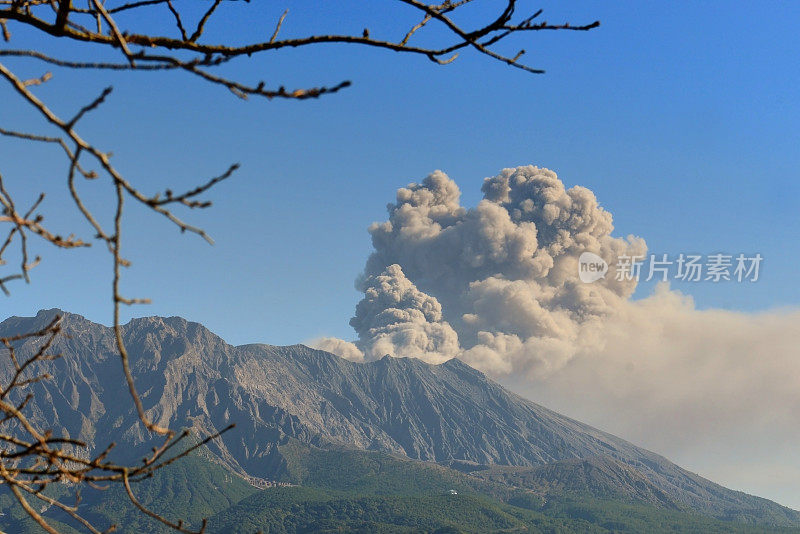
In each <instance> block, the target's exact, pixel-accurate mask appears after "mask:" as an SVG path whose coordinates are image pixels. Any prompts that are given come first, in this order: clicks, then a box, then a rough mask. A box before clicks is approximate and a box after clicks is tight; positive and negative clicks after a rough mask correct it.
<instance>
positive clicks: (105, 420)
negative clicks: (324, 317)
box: [0, 310, 800, 525]
mask: <svg viewBox="0 0 800 534" xmlns="http://www.w3.org/2000/svg"><path fill="white" fill-rule="evenodd" d="M56 314H60V315H64V319H63V327H64V334H65V335H62V336H60V337H59V339H58V340H57V342H56V344H55V346H54V350H55V351H57V352H61V353H62V354H63V358H61V359H59V360H57V361H55V362H53V363H52V364H51V365H53V366H54V371H52V374H53V375H54V379H53V380H51V381H48V382H44V383H39V384H36V385H34V386H33V387H34V388H36V389H37V390H38V391H37V393H36V401H35V402H34V403H32V404H31V405H30V406H29V407H28V409H29V410H30V413H32V414H34V417H35V418H36V419H37V420H38V421H39V422H40V423H41V424H43V425H46V426H49V427H52V428H56V429H59V430H65V431H66V432H68V433H69V435H70V436H72V437H75V438H78V439H81V440H84V441H87V442H88V443H90V444H91V445H92V446H93V447H95V448H104V447H105V446H106V445H107V444H108V443H109V442H112V441H115V442H118V443H122V444H127V445H129V446H132V448H133V452H132V454H138V453H139V452H138V450H137V448H139V447H142V448H144V447H147V448H149V447H150V446H151V445H152V444H151V443H150V441H149V439H150V438H149V436H148V435H147V433H146V432H145V431H144V430H143V429H142V427H141V425H139V424H138V423H137V419H136V416H135V414H134V412H133V410H132V407H131V404H130V402H128V399H127V397H126V395H127V392H126V391H125V390H124V388H122V387H121V383H122V382H121V380H122V378H121V373H120V368H119V367H120V366H119V362H118V361H117V358H116V356H115V350H114V338H113V332H112V330H111V329H109V328H107V327H105V326H102V325H99V324H96V323H92V322H90V321H88V320H86V319H84V318H82V317H80V316H77V315H73V314H68V313H66V314H64V313H63V312H60V311H59V310H47V311H42V312H40V313H39V314H38V315H37V316H36V317H33V318H20V317H12V318H9V319H7V320H5V321H3V322H2V323H0V336H7V335H11V334H17V333H21V332H27V331H32V330H34V329H36V328H41V327H42V326H44V325H45V324H46V323H47V322H48V321H49V320H51V318H52V317H53V316H54V315H56ZM124 338H125V342H126V345H127V347H128V351H129V353H130V355H131V358H132V362H131V364H132V368H133V371H134V374H135V376H136V377H137V387H138V388H139V390H140V392H141V394H142V399H143V402H144V404H145V407H146V408H147V410H148V413H150V414H151V416H152V417H153V418H154V419H155V420H156V421H157V422H158V423H159V424H162V425H170V426H171V427H173V428H182V427H191V428H193V429H195V430H196V431H198V432H200V433H209V432H214V431H216V430H218V429H221V428H223V427H225V426H227V425H228V424H229V423H231V422H235V423H236V425H237V426H236V428H235V429H233V430H231V431H229V432H227V433H225V434H224V435H223V436H222V438H221V439H219V440H217V441H216V442H214V443H213V444H211V445H210V447H209V454H210V456H211V458H212V460H214V461H215V462H217V463H219V464H221V465H223V466H224V467H226V468H227V469H229V470H231V471H234V472H236V473H238V474H240V475H246V476H250V477H257V478H260V479H267V480H280V479H285V478H286V477H287V476H289V475H290V473H289V469H288V465H287V458H286V457H285V456H284V453H283V452H282V450H283V448H284V447H283V446H285V445H286V444H287V443H290V442H291V443H300V444H303V445H305V446H308V447H314V448H322V449H332V448H333V449H335V448H337V447H350V448H355V449H362V450H369V451H382V452H386V453H392V454H395V455H401V456H404V457H408V458H411V459H415V460H423V461H428V462H436V463H440V464H444V465H447V466H450V467H452V468H455V469H457V470H459V471H462V472H471V473H474V474H475V475H476V476H479V477H481V476H482V477H488V478H493V479H494V480H495V481H497V480H502V481H503V483H505V484H513V485H514V486H517V487H526V485H527V486H528V487H535V488H539V489H541V488H551V489H553V488H556V489H559V490H560V491H563V490H570V491H583V492H589V493H594V494H598V493H603V494H605V495H620V496H625V497H626V498H631V499H638V500H640V501H644V502H648V503H652V504H657V505H658V506H662V507H666V508H675V509H690V510H693V511H696V512H701V513H704V514H707V515H711V516H714V517H718V518H738V519H744V520H745V521H751V522H764V523H769V524H778V525H800V514H798V513H797V512H795V511H792V510H789V509H787V508H784V507H781V506H779V505H777V504H775V503H772V502H771V501H768V500H766V499H760V498H758V497H753V496H750V495H746V494H744V493H741V492H736V491H732V490H729V489H726V488H723V487H721V486H719V485H717V484H714V483H712V482H710V481H708V480H706V479H703V478H702V477H700V476H698V475H695V474H693V473H690V472H688V471H686V470H684V469H682V468H680V467H678V466H676V465H674V464H672V463H671V462H669V461H668V460H666V459H665V458H663V457H661V456H659V455H657V454H654V453H652V452H649V451H647V450H644V449H642V448H639V447H636V446H634V445H632V444H630V443H628V442H626V441H624V440H622V439H620V438H617V437H614V436H612V435H610V434H606V433H604V432H601V431H599V430H596V429H594V428H592V427H590V426H588V425H585V424H582V423H580V422H577V421H574V420H572V419H569V418H567V417H564V416H562V415H559V414H557V413H555V412H553V411H551V410H548V409H546V408H544V407H542V406H539V405H537V404H535V403H533V402H531V401H529V400H526V399H524V398H522V397H519V396H517V395H515V394H513V393H510V392H509V391H507V390H505V389H504V388H503V387H501V386H500V385H499V384H497V383H495V382H493V381H491V380H490V379H488V378H487V377H486V376H484V375H483V374H482V373H480V372H478V371H476V370H475V369H472V368H471V367H469V366H467V365H466V364H464V363H462V362H460V361H458V360H450V361H448V362H446V363H444V364H441V365H429V364H426V363H424V362H422V361H419V360H416V359H393V358H389V357H385V358H383V359H381V360H379V361H375V362H370V363H365V364H358V363H353V362H349V361H347V360H343V359H341V358H339V357H337V356H334V355H332V354H329V353H326V352H323V351H319V350H313V349H310V348H308V347H305V346H303V345H294V346H289V347H275V346H270V345H260V344H258V345H243V346H232V345H228V344H227V343H225V342H224V341H223V340H222V339H221V338H219V337H218V336H216V335H214V334H213V333H211V332H210V331H209V330H207V329H206V328H204V327H203V326H201V325H199V324H197V323H192V322H188V321H186V320H184V319H181V318H177V317H171V318H160V317H149V318H141V319H134V320H132V321H131V322H130V323H128V324H127V325H126V326H125V328H124ZM36 348H37V345H36V343H34V342H32V341H28V342H26V343H25V344H24V345H23V346H22V347H21V348H20V351H21V352H23V353H24V352H26V351H34V350H36ZM7 372H8V367H7V362H6V361H5V360H3V359H0V375H3V374H5V373H7ZM130 448H131V447H129V449H130ZM504 466H505V467H504Z"/></svg>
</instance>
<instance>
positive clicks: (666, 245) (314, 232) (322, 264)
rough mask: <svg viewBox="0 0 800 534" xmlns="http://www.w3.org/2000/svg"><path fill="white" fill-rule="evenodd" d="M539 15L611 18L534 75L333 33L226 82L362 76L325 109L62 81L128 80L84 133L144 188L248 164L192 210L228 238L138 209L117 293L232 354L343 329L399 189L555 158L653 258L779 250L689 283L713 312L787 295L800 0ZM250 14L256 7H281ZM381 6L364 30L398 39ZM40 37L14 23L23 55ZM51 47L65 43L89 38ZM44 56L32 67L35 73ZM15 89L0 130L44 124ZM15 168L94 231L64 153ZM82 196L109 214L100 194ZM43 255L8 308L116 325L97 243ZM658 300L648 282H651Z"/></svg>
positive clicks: (61, 217)
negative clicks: (188, 322) (211, 337)
mask: <svg viewBox="0 0 800 534" xmlns="http://www.w3.org/2000/svg"><path fill="white" fill-rule="evenodd" d="M292 5H293V7H292V11H290V15H289V18H288V19H287V22H286V25H285V27H284V30H285V31H286V32H288V33H292V32H297V33H300V32H302V31H303V30H305V29H309V28H311V29H316V28H326V27H332V28H348V27H350V26H353V27H354V28H357V27H361V26H358V25H359V24H361V21H359V20H355V19H351V18H349V17H350V15H351V14H350V13H349V12H348V11H347V9H348V6H345V8H344V9H343V11H334V10H333V8H328V9H327V10H322V11H320V12H317V13H316V14H314V15H309V14H308V12H307V11H304V7H305V8H306V9H307V8H308V6H309V5H310V4H309V3H307V2H296V3H293V4H292ZM539 5H541V6H542V7H544V8H545V15H546V17H547V20H550V21H559V20H569V21H570V22H573V23H579V22H585V21H590V20H594V19H600V20H601V21H602V26H601V27H600V28H599V29H597V30H594V31H592V32H590V33H587V34H583V33H581V34H576V33H548V34H534V35H530V36H525V37H523V38H522V39H521V40H519V41H517V44H516V45H515V46H523V47H524V48H525V49H526V50H527V56H528V61H529V62H530V63H532V64H533V65H534V66H537V67H542V68H545V69H546V70H547V74H545V75H538V76H537V75H530V74H526V73H523V72H521V71H516V70H513V69H510V68H508V67H504V66H503V65H501V64H498V63H494V62H492V61H490V60H489V59H488V58H485V57H478V56H476V55H474V54H469V53H467V54H463V55H462V57H460V58H459V59H458V60H456V61H455V62H454V63H452V64H451V65H448V66H444V67H440V66H436V65H434V64H432V63H430V62H428V61H427V60H424V59H421V58H418V57H410V56H402V55H398V54H393V53H388V52H383V51H375V50H366V49H361V48H358V47H334V46H330V47H322V48H318V49H315V50H310V49H309V50H291V51H287V52H286V53H282V54H276V55H265V56H261V57H255V58H253V59H252V60H246V61H239V62H237V63H235V64H234V65H232V66H231V67H229V72H231V73H236V74H238V75H240V76H242V77H243V78H245V79H250V80H254V79H258V78H261V77H263V78H264V79H266V80H267V81H268V82H269V83H273V84H274V85H280V84H286V85H287V86H288V87H293V86H302V85H303V84H309V83H310V84H320V83H336V82H338V81H340V80H342V79H350V80H352V81H353V86H352V87H351V88H349V89H347V90H345V91H343V92H342V93H340V94H337V95H332V96H328V97H326V98H323V99H320V100H318V101H310V102H309V101H306V102H291V101H278V100H276V101H271V102H267V101H261V100H251V101H248V102H243V101H241V100H238V99H236V98H235V97H233V96H232V95H231V94H230V93H228V92H227V91H225V90H223V89H220V88H217V87H212V86H206V85H203V84H201V83H199V82H198V81H196V80H193V79H190V78H187V77H186V76H183V75H176V74H164V75H161V74H159V75H155V76H151V75H141V74H138V75H130V74H124V75H109V74H107V73H96V74H85V73H83V74H81V75H80V77H78V76H77V75H76V74H75V73H69V72H62V71H56V72H55V74H56V77H55V78H54V80H53V81H52V82H50V84H48V86H45V87H43V88H41V89H40V90H39V94H40V95H41V96H42V97H43V98H44V99H45V100H46V101H50V102H53V103H54V104H53V105H54V107H55V109H56V110H57V111H60V112H62V113H64V114H65V115H66V114H69V112H70V111H71V110H74V109H75V108H76V107H78V106H79V105H81V104H82V103H83V102H85V101H86V100H87V99H88V98H89V97H90V95H92V94H94V93H95V92H96V91H99V89H101V88H102V87H104V86H105V85H107V84H108V83H113V84H114V86H115V91H114V93H113V95H112V97H111V98H110V100H109V103H108V105H107V106H106V108H105V109H104V111H103V112H102V113H98V114H96V115H94V116H93V117H91V118H90V119H88V120H87V121H86V122H85V124H84V126H83V129H82V132H83V134H84V135H85V136H86V137H87V138H90V139H93V140H97V141H96V142H98V144H100V145H101V146H102V147H104V148H108V149H112V150H113V151H114V153H115V156H114V158H115V161H116V163H117V165H118V167H119V168H121V169H122V170H123V171H124V172H125V174H126V175H127V176H128V177H129V179H131V180H132V181H134V182H136V183H138V184H139V185H140V186H141V187H142V189H143V190H145V191H148V192H156V191H158V190H163V189H165V188H167V187H171V188H173V190H179V189H182V188H188V187H191V186H193V185H194V184H195V183H197V182H199V181H201V180H202V179H204V178H206V177H208V176H211V175H213V174H217V173H218V172H220V171H222V170H224V169H225V168H226V167H227V165H228V164H229V163H231V162H234V161H239V162H241V163H242V169H241V171H240V172H239V173H238V174H237V175H236V176H235V178H233V179H232V180H230V181H228V182H226V183H223V184H222V185H220V186H219V187H218V188H217V189H215V190H214V191H213V192H212V193H211V194H210V195H209V198H210V199H212V200H213V201H214V207H213V208H211V209H210V210H208V211H206V212H202V213H201V212H194V213H190V214H188V216H187V218H188V219H189V220H190V221H192V222H196V223H199V224H201V225H202V226H204V227H205V228H206V229H207V230H208V231H209V232H210V233H211V234H212V235H213V236H214V238H215V239H216V241H217V244H216V245H215V246H213V247H210V246H208V245H206V244H205V243H204V242H203V241H202V240H200V239H197V238H194V237H193V236H190V235H180V234H179V233H178V232H177V231H176V230H175V229H174V228H172V227H171V226H170V225H169V224H167V223H166V222H165V221H163V220H161V219H159V218H157V217H154V216H151V215H147V214H146V213H144V212H143V211H141V210H138V209H136V208H132V209H131V211H130V213H129V216H130V218H129V221H128V225H127V227H126V230H127V232H128V234H129V237H128V241H127V246H128V249H127V250H128V252H127V254H128V256H129V257H130V258H131V259H132V260H133V262H134V265H133V267H132V268H131V269H129V272H127V273H126V275H125V287H126V288H127V291H128V293H129V295H130V296H135V297H140V296H147V297H151V298H153V304H152V305H150V306H144V307H137V308H134V309H132V310H129V312H128V313H129V315H181V316H184V317H187V318H189V319H192V320H197V321H200V322H203V323H204V324H206V325H207V326H209V327H210V328H211V329H212V330H214V331H216V332H217V333H219V334H221V335H222V336H223V337H225V338H226V339H227V340H229V341H231V342H234V343H244V342H252V341H260V342H268V343H274V344H289V343H296V342H301V341H304V340H308V339H311V338H314V337H317V336H320V335H334V336H339V337H343V338H352V337H353V334H352V331H351V329H350V327H349V326H348V320H349V318H350V317H351V316H352V313H353V309H354V305H355V303H356V302H357V301H358V299H359V294H358V293H357V292H356V291H355V289H354V287H353V281H354V279H355V277H356V276H357V275H358V273H359V272H360V271H361V269H362V268H363V263H364V260H365V258H366V256H367V254H368V253H369V251H370V248H371V247H370V243H369V236H368V234H367V232H366V227H367V226H368V225H369V224H370V223H371V222H373V221H379V220H384V219H385V216H386V212H385V205H386V203H387V202H390V201H392V200H393V199H394V192H395V190H396V188H397V187H400V186H403V185H405V184H407V183H408V182H410V181H418V180H421V179H422V178H424V177H425V175H426V174H428V173H429V172H431V171H433V170H435V169H442V170H444V171H445V172H447V173H448V174H449V175H450V176H451V177H452V178H454V179H455V180H456V181H457V182H458V183H459V185H460V187H461V189H462V191H463V200H462V203H463V204H465V205H474V204H475V203H477V201H478V200H479V199H480V184H481V181H482V179H483V178H484V177H486V176H491V175H494V174H496V173H497V172H498V171H499V170H500V169H501V168H503V167H509V166H516V165H522V164H536V165H540V166H545V167H549V168H551V169H553V170H555V171H556V172H557V173H558V174H559V176H560V177H561V178H562V180H563V181H564V182H565V183H566V184H567V185H574V184H580V185H584V186H587V187H589V188H590V189H592V190H593V191H594V192H595V194H596V195H597V197H598V199H599V200H600V202H601V203H602V205H603V206H605V207H606V209H608V210H609V211H611V212H612V213H613V214H614V219H615V225H616V234H617V235H627V234H635V235H639V236H642V237H644V238H645V239H646V240H647V242H648V245H649V248H650V250H651V251H652V252H656V253H662V252H666V253H669V254H678V253H680V252H686V253H689V252H695V253H703V254H710V253H715V252H727V253H731V254H736V253H739V252H745V253H755V252H759V253H761V254H762V255H763V256H764V258H765V259H764V264H763V268H762V274H761V280H760V281H759V282H758V283H756V284H749V285H748V284H733V283H730V284H710V283H696V284H686V285H684V286H676V287H678V288H680V289H682V290H683V291H685V292H687V293H689V294H691V295H693V296H694V297H695V299H696V301H697V303H698V306H700V307H722V308H728V309H740V310H762V309H769V308H774V307H784V306H796V305H797V304H798V302H800V289H798V285H797V284H796V283H795V282H796V275H795V272H796V261H797V256H798V253H799V252H800V250H799V247H798V235H800V216H799V215H798V213H800V210H799V209H798V208H800V200H799V199H800V194H799V193H800V186H798V182H799V181H800V180H798V170H797V169H798V168H800V151H798V150H797V147H798V146H800V134H799V133H798V128H797V124H799V123H800V106H798V102H800V98H798V97H800V95H798V92H799V91H800V83H798V82H800V76H798V75H799V74H800V63H798V62H797V52H798V49H797V48H798V47H797V41H796V23H797V21H798V20H800V5H798V4H794V3H778V2H771V3H759V4H758V5H756V4H745V3H729V2H703V3H695V4H694V5H689V4H686V5H681V6H678V5H677V4H656V3H643V2H614V3H611V2H588V1H587V2H575V3H571V4H570V6H569V8H568V9H567V8H565V7H564V6H562V5H560V3H557V2H544V3H540V4H536V5H535V6H534V5H531V7H532V8H535V7H537V6H539ZM244 7H245V6H244V5H242V6H234V7H233V9H242V10H243V9H244ZM248 9H250V10H251V11H252V10H255V12H254V13H255V15H254V17H255V20H257V16H258V15H261V14H263V15H265V16H266V15H270V16H271V17H272V15H274V13H266V12H265V13H260V12H259V9H261V8H259V7H257V6H248ZM375 9H376V11H375V13H372V14H371V15H372V16H374V17H375V18H374V19H373V22H371V23H370V29H371V31H372V34H373V35H380V33H381V32H391V33H388V35H395V34H397V33H398V32H397V31H394V32H392V29H393V25H392V22H391V21H392V19H390V18H389V17H388V16H387V14H386V13H383V12H381V10H380V9H379V8H375ZM252 20H254V19H245V20H244V21H243V22H242V23H241V24H242V25H241V26H239V27H237V26H229V27H226V28H217V29H214V30H213V31H216V32H217V35H219V36H221V37H232V36H233V37H234V38H237V37H238V36H239V35H240V34H241V33H242V32H245V33H246V32H247V31H252V27H253V25H252V24H250V22H251V21H252ZM267 20H274V17H272V18H269V19H267ZM270 24H271V22H270ZM268 25H269V24H267V23H264V24H263V25H261V26H264V27H266V26H268ZM261 26H259V27H261ZM356 31H357V30H356ZM29 39H30V37H29V36H26V35H25V34H24V33H18V34H16V35H15V41H14V42H13V44H15V46H17V47H21V46H23V45H24V44H26V43H27V42H30V41H29ZM46 46H52V47H53V49H54V50H55V49H57V50H58V51H59V52H60V53H61V54H62V55H69V54H70V53H78V52H79V51H80V49H73V48H72V47H67V46H64V45H62V44H47V45H46ZM59 47H60V48H59ZM9 63H11V62H9ZM14 64H15V65H18V63H14ZM35 67H36V68H31V67H24V68H25V69H28V70H27V71H26V72H29V73H30V74H31V75H34V74H37V73H38V74H41V72H39V68H40V66H39V65H35ZM4 91H5V90H4ZM4 94H6V95H8V93H6V92H4ZM6 98H8V97H6ZM6 98H4V99H3V104H0V113H2V116H3V122H4V123H6V124H16V125H20V126H23V125H25V124H31V123H30V122H29V121H30V118H31V116H32V115H31V114H30V112H29V110H27V109H24V108H22V107H20V106H18V105H17V104H16V103H12V101H11V100H10V99H6ZM0 162H2V172H3V176H4V178H5V179H6V180H7V181H8V182H9V186H10V187H16V188H17V190H18V191H19V192H20V194H21V195H23V196H24V195H27V197H28V198H29V199H31V200H32V199H33V198H34V197H35V193H36V192H38V191H39V190H46V191H48V192H49V193H48V195H49V196H48V199H47V201H46V203H45V205H44V209H45V213H46V214H47V217H48V219H47V220H48V221H50V224H51V226H54V227H55V228H57V229H58V230H60V231H66V232H69V231H70V230H74V231H75V232H76V233H78V234H82V235H89V231H88V228H87V227H86V226H85V225H83V226H81V224H80V222H79V221H77V220H76V219H75V216H74V214H73V213H72V212H71V211H70V210H69V209H68V208H65V207H64V203H63V202H62V201H63V191H62V190H61V189H60V187H61V185H60V182H59V181H58V180H59V178H60V177H61V176H62V175H63V167H64V166H63V162H62V161H61V159H60V158H59V157H58V154H57V153H56V152H54V151H52V149H47V148H43V147H38V148H30V147H27V146H25V145H24V144H21V143H16V142H11V141H8V140H5V139H4V140H2V141H0ZM84 187H85V194H86V195H87V196H88V197H89V198H90V199H91V200H92V201H94V202H95V203H97V206H98V209H101V210H102V208H103V205H102V198H103V195H106V194H108V192H109V191H108V189H107V188H106V186H104V185H102V184H96V185H95V184H85V185H84ZM43 252H47V253H48V254H47V255H46V256H45V257H44V262H43V264H42V265H41V266H40V267H37V268H36V270H35V271H34V272H33V273H32V276H33V284H31V285H30V286H23V285H20V284H17V285H16V286H15V287H13V294H12V296H11V297H10V298H5V299H4V300H2V301H0V315H2V316H8V315H29V314H33V313H34V312H35V311H36V310H37V309H40V308H47V307H61V308H64V309H68V310H71V311H74V312H76V313H80V314H83V315H85V316H87V317H89V318H91V319H94V320H97V321H99V322H104V323H108V321H109V317H110V301H109V298H108V297H107V294H106V293H105V292H104V291H105V290H107V289H108V287H109V284H110V281H109V269H110V266H111V265H110V260H109V259H108V258H106V257H105V256H104V255H103V254H102V252H101V251H100V250H96V251H90V252H77V253H76V252H71V253H59V254H52V253H50V252H49V251H43ZM651 289H652V286H651V285H649V284H642V286H641V287H640V289H639V294H640V295H645V294H647V293H648V292H649V291H650V290H651Z"/></svg>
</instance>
